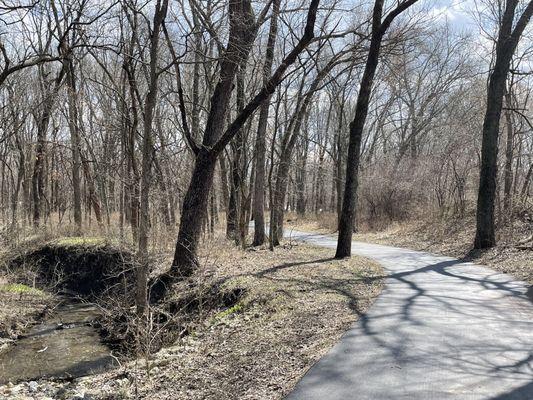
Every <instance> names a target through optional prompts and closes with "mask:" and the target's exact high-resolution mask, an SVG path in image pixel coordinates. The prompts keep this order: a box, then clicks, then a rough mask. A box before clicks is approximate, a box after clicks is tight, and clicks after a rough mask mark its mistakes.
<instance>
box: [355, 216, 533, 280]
mask: <svg viewBox="0 0 533 400" xmlns="http://www.w3.org/2000/svg"><path fill="white" fill-rule="evenodd" d="M532 230H533V227H531V225H530V223H529V224H528V223H521V222H518V221H517V222H515V223H514V224H510V225H507V226H505V227H502V228H501V229H499V231H498V246H497V247H494V248H492V249H488V250H479V251H472V243H473V241H474V236H475V215H474V214H473V213H470V214H469V215H467V216H465V217H464V218H462V219H438V218H437V219H426V220H422V221H415V222H411V223H402V224H395V225H392V226H390V227H389V228H388V229H386V230H384V231H381V232H370V233H369V232H367V233H360V234H357V235H355V237H354V239H355V240H360V241H368V242H373V243H379V244H388V245H393V246H400V247H407V248H411V249H414V250H421V251H428V252H432V253H438V254H444V255H448V256H452V257H457V258H467V259H470V260H472V261H474V262H476V263H478V264H483V265H488V266H490V267H491V268H493V269H496V270H498V271H500V272H504V273H508V274H511V275H513V276H515V277H516V278H518V279H520V280H524V281H526V282H529V283H531V284H533V248H532V247H528V246H525V247H522V246H517V244H518V243H520V242H521V241H522V240H523V239H524V238H527V237H529V236H530V235H531V234H532V233H533V232H532ZM530 246H531V243H530Z"/></svg>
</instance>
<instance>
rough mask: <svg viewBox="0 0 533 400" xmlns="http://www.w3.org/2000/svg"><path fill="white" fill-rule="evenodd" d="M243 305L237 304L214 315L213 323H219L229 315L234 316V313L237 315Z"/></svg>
mask: <svg viewBox="0 0 533 400" xmlns="http://www.w3.org/2000/svg"><path fill="white" fill-rule="evenodd" d="M243 308H244V307H243V304H242V303H237V304H235V305H234V306H232V307H230V308H228V309H226V310H224V311H221V312H219V313H218V314H217V315H215V317H214V318H213V319H214V320H215V321H220V320H221V319H224V318H225V317H227V316H229V315H231V314H235V313H238V312H239V311H242V309H243Z"/></svg>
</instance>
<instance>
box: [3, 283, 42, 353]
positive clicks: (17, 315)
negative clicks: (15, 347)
mask: <svg viewBox="0 0 533 400" xmlns="http://www.w3.org/2000/svg"><path fill="white" fill-rule="evenodd" d="M51 303H52V296H50V295H48V294H46V293H45V292H42V291H40V290H38V289H33V288H31V287H28V286H25V285H20V284H12V283H8V279H7V278H6V277H0V351H2V350H3V348H4V347H6V345H7V344H8V343H9V342H10V341H11V340H13V339H16V338H17V337H18V335H20V334H21V333H22V332H24V331H25V330H27V328H28V326H30V325H32V324H33V323H34V322H35V321H36V320H37V319H39V317H41V316H42V315H43V313H44V312H45V310H46V309H47V307H48V306H50V304H51Z"/></svg>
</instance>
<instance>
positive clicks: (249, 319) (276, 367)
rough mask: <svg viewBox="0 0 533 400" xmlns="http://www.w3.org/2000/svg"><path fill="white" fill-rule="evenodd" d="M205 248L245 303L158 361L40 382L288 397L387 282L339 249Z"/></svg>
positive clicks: (213, 271) (71, 389)
mask: <svg viewBox="0 0 533 400" xmlns="http://www.w3.org/2000/svg"><path fill="white" fill-rule="evenodd" d="M202 253H203V254H202V260H203V263H202V265H203V266H204V267H203V269H202V271H200V273H201V274H204V275H206V276H210V278H213V279H214V280H216V281H219V282H223V284H222V286H223V287H224V288H227V289H232V288H243V289H245V295H244V297H243V298H241V300H240V301H239V302H238V303H237V304H235V305H234V306H232V307H230V308H228V309H222V310H215V311H213V312H212V313H211V314H210V315H209V316H208V317H207V318H206V319H205V320H204V321H203V322H202V323H200V324H199V325H198V326H197V327H196V330H195V331H194V332H193V333H192V334H190V335H188V336H186V337H185V338H183V339H182V340H180V341H179V342H177V343H176V344H175V345H173V346H171V347H168V348H165V349H163V350H162V351H160V352H158V353H156V354H154V355H153V356H152V357H151V359H150V360H149V362H148V367H149V368H148V367H147V365H146V363H145V362H140V361H132V362H128V363H126V364H125V365H124V366H123V367H122V368H121V369H119V370H115V371H112V372H109V373H106V374H102V375H96V376H92V377H87V378H83V379H80V380H77V381H74V382H72V383H43V382H40V383H39V384H40V385H42V386H41V387H43V388H44V387H48V388H49V390H48V389H46V390H45V389H43V393H48V395H50V394H51V393H52V392H53V391H57V389H61V390H62V392H63V393H65V394H66V395H67V396H68V395H73V394H74V393H90V394H92V395H93V396H94V397H95V398H102V399H105V398H108V399H112V398H115V399H116V398H146V399H171V398H172V399H217V400H219V399H220V400H223V399H280V398H282V397H283V396H284V395H285V394H287V393H288V392H289V391H290V389H291V388H292V387H293V386H294V385H295V383H296V382H297V380H298V379H299V378H300V377H301V376H302V375H303V374H304V373H305V372H306V370H307V369H308V368H309V367H310V366H311V365H312V364H313V363H314V362H316V361H317V360H318V359H319V358H320V357H321V356H322V355H323V354H325V352H326V351H327V350H328V349H329V348H331V346H333V344H334V343H335V342H336V341H337V340H338V339H339V338H340V336H341V335H342V334H343V333H344V332H345V331H346V329H347V328H348V327H349V326H350V324H351V323H353V322H354V321H355V320H356V319H357V318H358V316H359V315H360V314H361V313H363V312H364V311H365V310H366V309H367V308H368V307H369V305H370V304H371V303H372V301H373V300H374V298H375V297H376V296H377V295H378V293H379V292H380V290H381V287H382V281H381V276H382V270H381V268H380V267H379V266H378V265H377V264H375V263H373V262H371V261H369V260H366V259H363V258H355V257H354V258H352V259H350V260H342V261H338V260H332V259H331V258H330V257H331V250H328V249H322V248H317V247H311V246H308V245H296V246H292V247H280V248H278V249H276V251H275V252H270V251H269V250H267V249H256V250H246V251H243V250H238V249H236V248H235V247H233V246H232V245H231V244H229V243H228V242H227V241H225V240H223V239H221V238H216V239H213V240H211V241H208V242H207V243H206V245H205V246H204V250H203V251H202ZM46 385H48V386H46ZM50 387H52V388H51V389H50ZM7 390H8V391H9V390H11V389H7ZM21 390H22V391H24V388H23V389H21ZM0 393H1V390H0ZM19 393H20V392H19ZM43 396H44V394H43Z"/></svg>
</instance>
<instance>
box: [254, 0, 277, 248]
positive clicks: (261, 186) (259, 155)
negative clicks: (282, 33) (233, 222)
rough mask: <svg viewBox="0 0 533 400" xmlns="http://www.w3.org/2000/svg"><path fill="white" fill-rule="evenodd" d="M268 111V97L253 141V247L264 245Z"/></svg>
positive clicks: (268, 57) (273, 22) (271, 37)
mask: <svg viewBox="0 0 533 400" xmlns="http://www.w3.org/2000/svg"><path fill="white" fill-rule="evenodd" d="M280 2H281V0H274V1H273V3H272V16H271V19H270V30H269V32H268V42H267V47H266V54H265V63H264V65H263V84H265V83H266V82H267V81H268V77H269V76H270V73H271V71H272V63H273V60H274V47H275V45H276V36H277V32H278V14H279V6H280ZM269 109H270V96H269V97H268V98H267V99H266V100H265V101H264V102H263V103H262V104H261V109H260V111H259V121H258V123H257V136H256V139H255V153H254V155H255V179H254V195H253V219H254V241H253V245H254V246H260V245H262V244H263V243H265V173H266V171H265V169H266V165H265V160H266V128H267V122H268V111H269Z"/></svg>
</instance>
